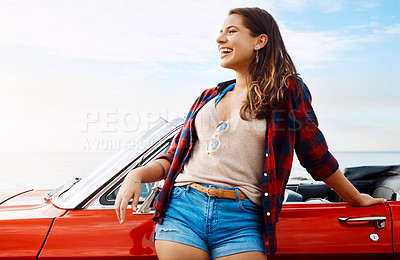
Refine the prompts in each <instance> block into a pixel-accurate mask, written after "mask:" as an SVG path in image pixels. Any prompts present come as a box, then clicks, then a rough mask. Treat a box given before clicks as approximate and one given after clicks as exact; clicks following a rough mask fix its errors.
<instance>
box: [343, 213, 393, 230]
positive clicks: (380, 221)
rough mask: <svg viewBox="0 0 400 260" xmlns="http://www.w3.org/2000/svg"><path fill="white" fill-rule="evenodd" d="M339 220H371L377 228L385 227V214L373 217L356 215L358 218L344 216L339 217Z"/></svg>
mask: <svg viewBox="0 0 400 260" xmlns="http://www.w3.org/2000/svg"><path fill="white" fill-rule="evenodd" d="M338 219H339V221H342V222H346V223H347V222H364V221H372V222H373V224H374V226H375V227H376V228H378V229H382V228H384V227H385V221H386V219H387V218H386V217H385V216H374V217H358V218H346V217H339V218H338Z"/></svg>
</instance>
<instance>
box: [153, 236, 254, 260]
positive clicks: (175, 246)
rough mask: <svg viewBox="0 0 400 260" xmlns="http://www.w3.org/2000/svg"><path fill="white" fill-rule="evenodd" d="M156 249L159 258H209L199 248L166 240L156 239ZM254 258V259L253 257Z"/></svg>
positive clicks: (204, 259)
mask: <svg viewBox="0 0 400 260" xmlns="http://www.w3.org/2000/svg"><path fill="white" fill-rule="evenodd" d="M155 244H156V251H157V256H158V259H160V260H175V259H179V260H209V259H210V256H209V255H208V253H207V252H206V251H204V250H202V249H200V248H197V247H193V246H188V245H185V244H181V243H176V242H171V241H167V240H156V242H155ZM254 260H256V259H254Z"/></svg>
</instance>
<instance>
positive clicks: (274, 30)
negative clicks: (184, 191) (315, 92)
mask: <svg viewBox="0 0 400 260" xmlns="http://www.w3.org/2000/svg"><path fill="white" fill-rule="evenodd" d="M232 14H238V15H240V16H241V17H242V20H243V24H244V26H246V27H247V28H248V29H249V30H250V31H251V34H252V36H253V37H257V36H259V35H261V34H266V35H267V36H268V42H267V44H266V45H265V46H264V47H263V48H262V49H260V50H259V51H258V57H259V60H258V62H257V61H256V59H254V60H253V61H252V63H251V64H250V67H249V73H250V77H251V81H252V82H251V85H250V88H249V90H248V93H247V99H246V101H245V103H244V104H243V106H242V108H241V109H240V117H241V118H243V119H244V120H248V117H247V112H250V114H251V115H252V116H255V117H256V118H257V119H261V118H265V116H266V115H269V114H271V113H272V111H274V110H275V109H276V107H277V105H278V104H280V103H282V102H283V101H284V100H285V97H286V90H287V88H288V85H289V80H288V79H289V77H299V75H298V74H297V72H296V68H295V66H294V64H293V62H292V59H291V58H290V56H289V54H288V53H287V51H286V48H285V44H284V43H283V40H282V36H281V33H280V31H279V27H278V24H277V23H276V21H275V20H274V18H273V17H272V16H271V15H270V14H269V13H268V12H267V11H265V10H263V9H260V8H257V7H254V8H235V9H232V10H230V11H229V15H232Z"/></svg>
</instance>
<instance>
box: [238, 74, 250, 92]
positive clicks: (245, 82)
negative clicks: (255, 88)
mask: <svg viewBox="0 0 400 260" xmlns="http://www.w3.org/2000/svg"><path fill="white" fill-rule="evenodd" d="M250 84H251V81H250V75H249V73H248V72H245V73H242V72H239V71H236V85H235V89H237V90H241V91H247V88H248V86H249V85H250Z"/></svg>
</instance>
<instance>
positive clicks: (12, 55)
mask: <svg viewBox="0 0 400 260" xmlns="http://www.w3.org/2000/svg"><path fill="white" fill-rule="evenodd" d="M143 2H145V1H122V0H115V1H103V0H96V1H94V0H92V1H77V0H72V1H57V0H55V1H54V0H52V1H50V0H46V1H44V0H36V1H23V0H22V1H6V0H0V21H1V23H0V57H1V59H0V88H1V93H2V94H1V95H0V107H1V110H0V111H1V112H0V120H1V122H2V124H1V125H2V127H1V128H0V136H1V137H0V151H6V152H8V151H110V150H115V149H118V148H119V147H120V146H121V145H122V144H123V143H125V142H126V141H127V140H129V139H130V138H132V137H133V136H135V135H137V134H138V132H139V131H143V130H146V129H147V127H148V126H149V124H151V123H152V122H154V121H155V120H156V119H157V118H158V117H159V116H160V115H163V116H164V117H167V118H172V117H173V116H174V115H180V116H184V115H185V113H186V111H187V110H188V109H189V107H190V105H191V103H192V102H193V100H194V99H195V98H196V97H197V96H198V95H199V94H200V93H201V91H202V90H203V89H205V88H210V87H213V86H215V85H216V84H217V83H218V82H221V81H225V80H228V79H231V78H233V77H234V73H233V72H232V71H229V70H224V69H222V68H220V66H219V55H218V51H217V46H216V42H215V39H216V37H217V35H218V32H219V30H220V27H221V25H222V22H223V20H224V18H225V17H226V14H227V12H228V11H229V9H231V8H234V7H242V6H259V7H261V8H264V9H266V10H267V11H269V12H270V13H271V14H272V15H273V16H274V17H275V19H276V20H277V22H278V24H279V26H280V28H281V32H282V35H283V37H284V40H285V43H286V46H287V49H288V51H289V54H290V55H291V56H292V58H293V60H294V62H295V64H296V66H297V68H298V71H299V72H300V74H301V76H302V78H303V79H304V81H305V82H306V84H307V85H308V86H309V88H310V90H311V93H312V96H313V105H314V109H315V111H316V113H317V116H318V119H319V122H320V128H321V129H322V131H323V133H324V135H325V137H326V138H327V140H328V144H329V146H330V148H331V150H333V151H399V150H400V148H399V147H400V138H399V134H400V102H399V100H400V88H399V83H398V80H397V79H396V78H397V75H399V74H400V62H399V61H400V52H399V49H400V48H399V47H400V18H399V17H400V7H399V5H400V4H399V3H400V2H399V1H397V0H392V1H369V0H367V1H357V0H355V1H340V0H335V1H333V0H303V1H294V0H283V1H255V0H254V1H237V0H233V1H228V0H223V1H214V0H205V1H194V0H186V1H150V2H148V3H143Z"/></svg>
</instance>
